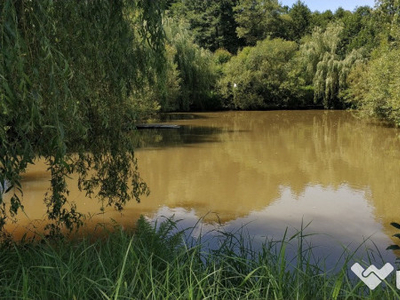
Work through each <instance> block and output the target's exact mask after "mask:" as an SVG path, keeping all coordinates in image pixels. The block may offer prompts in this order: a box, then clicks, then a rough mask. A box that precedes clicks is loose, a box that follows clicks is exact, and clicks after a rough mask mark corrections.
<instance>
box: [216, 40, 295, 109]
mask: <svg viewBox="0 0 400 300" xmlns="http://www.w3.org/2000/svg"><path fill="white" fill-rule="evenodd" d="M296 51H297V44H296V43H295V42H288V41H284V40H282V39H274V40H271V39H266V40H264V41H262V42H258V43H257V45H256V46H255V47H246V48H244V49H243V50H242V51H240V52H239V53H238V55H237V56H234V57H232V58H231V60H230V61H229V62H227V63H226V64H225V66H224V69H223V72H224V76H223V77H222V78H221V80H220V81H219V88H220V93H221V94H222V96H223V97H224V99H225V103H226V105H227V106H228V107H232V108H236V109H260V108H278V107H281V108H283V107H290V106H293V105H295V102H296V99H298V96H299V94H298V93H299V89H298V88H297V87H296V84H295V79H294V78H292V77H291V71H292V58H293V57H294V55H295V53H296Z"/></svg>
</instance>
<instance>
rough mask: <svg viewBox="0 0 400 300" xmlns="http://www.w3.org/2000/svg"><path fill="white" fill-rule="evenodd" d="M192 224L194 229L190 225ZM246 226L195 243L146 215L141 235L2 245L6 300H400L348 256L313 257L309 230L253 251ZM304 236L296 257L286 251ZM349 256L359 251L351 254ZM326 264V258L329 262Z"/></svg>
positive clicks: (0, 285) (0, 284)
mask: <svg viewBox="0 0 400 300" xmlns="http://www.w3.org/2000/svg"><path fill="white" fill-rule="evenodd" d="M188 230H191V229H188ZM243 232H244V231H241V232H238V233H221V234H220V236H219V241H220V244H219V247H218V248H217V249H214V250H207V248H206V247H205V245H204V243H205V242H204V241H202V239H199V240H197V241H191V242H188V241H187V239H186V238H185V234H184V232H183V231H179V230H178V229H177V226H176V222H174V221H172V220H166V221H164V222H162V223H160V224H157V225H156V226H153V225H151V224H150V223H148V222H147V221H146V220H145V219H144V218H141V219H140V220H139V222H138V226H137V230H136V232H135V233H133V232H128V231H124V230H122V229H119V230H116V231H114V232H108V233H107V235H106V236H105V237H104V238H101V239H90V238H89V237H85V238H81V239H79V240H66V239H64V240H62V239H58V240H46V239H43V240H42V241H41V242H34V243H32V242H20V243H15V242H12V243H3V244H1V245H0V257H1V259H0V298H1V299H398V298H400V295H399V292H398V291H397V290H396V288H395V283H394V277H393V276H391V277H390V278H391V280H392V281H393V282H386V284H385V285H381V286H379V287H377V288H376V289H375V290H374V291H369V290H368V288H367V287H366V286H365V285H364V284H363V283H362V282H361V281H360V280H355V278H351V276H349V272H351V271H350V266H349V265H348V264H347V263H348V261H349V259H345V263H344V264H343V265H342V266H338V267H339V268H335V271H330V270H327V269H325V268H324V267H323V265H324V264H323V263H319V264H316V263H312V261H313V260H312V257H313V248H312V247H309V246H306V243H305V242H304V236H303V235H302V233H301V232H299V233H298V234H297V235H295V236H291V237H287V236H285V237H284V239H283V241H281V242H280V243H273V242H265V244H264V245H263V247H262V249H261V251H255V250H253V247H252V244H251V242H248V239H247V238H246V236H245V234H244V233H243ZM294 241H297V245H298V247H297V251H298V252H297V259H296V261H295V262H293V261H291V260H289V259H288V258H287V257H288V256H287V251H288V247H287V245H288V244H289V243H292V242H294ZM345 255H347V258H350V257H351V256H352V254H345ZM322 262H323V261H322Z"/></svg>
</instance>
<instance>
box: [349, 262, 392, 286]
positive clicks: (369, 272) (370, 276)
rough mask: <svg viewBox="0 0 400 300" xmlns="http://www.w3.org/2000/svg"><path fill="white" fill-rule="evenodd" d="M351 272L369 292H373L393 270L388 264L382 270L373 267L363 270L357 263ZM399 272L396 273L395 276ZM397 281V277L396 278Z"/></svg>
mask: <svg viewBox="0 0 400 300" xmlns="http://www.w3.org/2000/svg"><path fill="white" fill-rule="evenodd" d="M351 270H352V271H353V272H354V274H356V275H357V276H358V278H360V279H361V280H362V281H363V282H364V283H365V284H366V285H367V286H368V287H369V288H370V289H371V290H374V289H375V288H376V287H377V286H378V285H379V284H381V282H382V281H383V280H384V279H385V278H386V277H388V276H389V274H390V273H392V271H393V270H394V268H393V266H392V265H391V264H389V263H387V264H385V265H384V266H383V267H382V268H380V269H378V268H377V267H375V266H374V265H371V266H369V267H368V268H367V269H364V268H363V267H362V266H361V265H360V264H359V263H355V264H354V265H353V266H352V267H351ZM397 273H399V272H396V275H399V274H397ZM396 279H397V281H399V276H397V278H396Z"/></svg>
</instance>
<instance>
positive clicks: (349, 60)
mask: <svg viewBox="0 0 400 300" xmlns="http://www.w3.org/2000/svg"><path fill="white" fill-rule="evenodd" d="M342 29H343V27H342V26H341V25H340V24H334V23H332V24H330V25H329V26H328V27H327V29H326V30H325V31H322V30H321V29H320V28H316V29H315V30H314V32H313V34H312V36H311V37H309V38H308V40H306V41H305V42H304V44H303V45H302V46H301V47H300V53H299V58H300V63H301V64H302V65H303V69H302V70H303V74H302V76H304V78H305V81H306V82H309V83H311V84H312V86H313V88H314V102H315V103H316V104H319V103H322V104H323V106H324V107H325V108H339V107H342V105H343V102H342V100H341V92H342V91H343V90H344V89H345V88H346V87H347V82H346V78H347V76H348V74H349V72H350V71H351V68H352V67H353V66H354V65H355V64H356V62H358V61H361V60H362V58H363V56H362V53H361V51H360V50H354V51H352V52H351V53H350V54H348V55H347V56H345V57H342V56H340V55H339V54H338V53H339V50H340V49H339V46H340V42H341V38H340V33H341V31H342Z"/></svg>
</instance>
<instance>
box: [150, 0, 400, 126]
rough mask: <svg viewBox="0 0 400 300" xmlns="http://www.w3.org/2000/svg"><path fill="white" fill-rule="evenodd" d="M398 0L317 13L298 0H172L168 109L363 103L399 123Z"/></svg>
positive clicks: (164, 99) (163, 100)
mask: <svg viewBox="0 0 400 300" xmlns="http://www.w3.org/2000/svg"><path fill="white" fill-rule="evenodd" d="M399 13H400V7H399V4H398V3H397V2H396V1H393V0H388V1H387V0H382V1H377V4H376V7H374V8H371V7H368V6H362V7H358V8H357V9H355V10H354V11H353V12H351V11H346V10H344V9H342V8H339V9H338V10H336V11H335V12H332V11H329V10H328V11H325V12H318V11H316V12H312V11H310V9H309V8H308V7H307V5H306V3H304V2H301V1H298V2H297V3H295V4H294V5H293V6H292V7H287V6H282V5H280V4H279V2H278V1H275V0H269V1H264V0H241V1H239V0H221V1H200V0H185V1H183V0H170V1H168V4H167V10H166V13H165V17H164V29H165V31H166V34H167V42H166V53H167V60H168V63H167V66H168V70H167V72H168V74H169V75H168V76H167V78H168V82H167V84H166V85H165V86H166V87H168V88H167V90H164V91H160V92H159V94H158V95H157V97H156V99H157V101H158V102H159V104H160V108H161V110H162V111H171V110H178V111H182V110H183V111H187V110H211V109H212V110H215V109H216V110H219V109H293V108H310V107H320V108H326V109H332V108H334V109H343V108H357V109H359V110H360V111H362V112H363V113H364V114H365V115H367V116H370V117H378V118H379V119H381V120H385V121H387V122H390V123H392V124H395V125H400V111H399V108H400V106H399V104H400V90H399V88H400V87H399V83H398V82H399V80H398V78H397V76H399V75H398V74H400V73H399V71H400V70H399V67H400V66H399V54H400V52H399V46H398V40H399V37H400V31H399V24H400V20H399Z"/></svg>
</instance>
